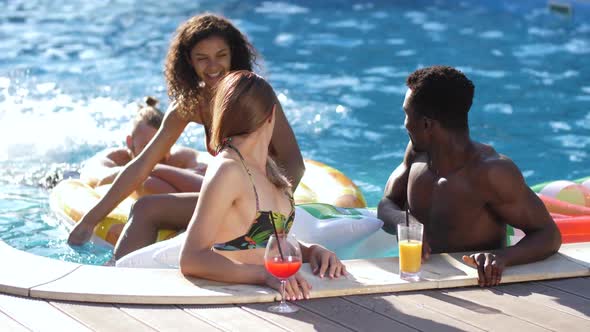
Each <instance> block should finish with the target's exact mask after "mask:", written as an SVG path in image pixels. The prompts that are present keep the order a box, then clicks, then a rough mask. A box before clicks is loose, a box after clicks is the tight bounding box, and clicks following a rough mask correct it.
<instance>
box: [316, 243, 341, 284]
mask: <svg viewBox="0 0 590 332" xmlns="http://www.w3.org/2000/svg"><path fill="white" fill-rule="evenodd" d="M309 250H310V252H309V265H310V267H311V271H312V272H313V274H317V275H319V277H320V278H323V277H324V275H325V274H326V271H327V272H328V275H329V276H330V279H333V278H338V277H340V276H341V275H346V266H344V264H342V262H341V261H340V259H338V257H336V254H335V253H333V252H331V251H330V250H328V249H326V248H324V247H322V246H319V245H312V246H311V247H310V248H309Z"/></svg>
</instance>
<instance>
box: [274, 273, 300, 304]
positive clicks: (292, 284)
mask: <svg viewBox="0 0 590 332" xmlns="http://www.w3.org/2000/svg"><path fill="white" fill-rule="evenodd" d="M266 285H267V286H269V287H271V288H274V289H276V290H278V291H281V281H280V280H279V279H277V278H276V277H275V276H273V275H272V274H270V273H267V277H266ZM310 290H311V285H310V284H309V283H308V282H307V280H305V278H303V276H302V275H301V274H300V273H299V272H297V273H295V274H294V275H293V276H292V277H290V278H289V279H287V281H286V282H285V300H286V301H295V300H303V299H306V300H308V299H309V297H310V294H309V291H310Z"/></svg>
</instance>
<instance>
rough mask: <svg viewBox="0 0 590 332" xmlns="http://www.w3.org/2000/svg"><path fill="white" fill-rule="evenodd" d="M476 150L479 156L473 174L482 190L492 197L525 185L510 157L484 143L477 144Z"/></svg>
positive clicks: (503, 194) (504, 194)
mask: <svg viewBox="0 0 590 332" xmlns="http://www.w3.org/2000/svg"><path fill="white" fill-rule="evenodd" d="M478 151H479V158H478V162H477V167H476V168H475V169H476V172H475V174H474V175H475V176H476V178H477V179H478V182H479V184H480V189H481V191H482V192H488V193H489V194H491V195H492V196H493V197H495V196H506V195H507V194H508V192H509V191H515V190H518V189H522V188H524V187H525V186H526V185H525V182H524V178H523V176H522V173H521V172H520V169H519V168H518V166H516V164H515V163H514V161H512V159H510V158H509V157H507V156H505V155H503V154H500V153H498V152H497V151H496V150H495V149H494V148H493V147H491V146H490V145H486V144H479V146H478Z"/></svg>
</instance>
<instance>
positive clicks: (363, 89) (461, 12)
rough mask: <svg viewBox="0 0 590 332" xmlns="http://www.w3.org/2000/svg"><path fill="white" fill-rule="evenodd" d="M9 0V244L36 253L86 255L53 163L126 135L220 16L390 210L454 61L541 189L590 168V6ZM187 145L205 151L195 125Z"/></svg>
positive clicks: (335, 156)
mask: <svg viewBox="0 0 590 332" xmlns="http://www.w3.org/2000/svg"><path fill="white" fill-rule="evenodd" d="M488 3H489V1H464V2H457V1H450V0H449V1H415V0H406V1H395V2H394V4H391V3H390V1H385V0H379V1H372V2H371V3H365V2H363V1H358V2H355V1H336V0H330V1H321V2H319V1H305V0H300V1H290V2H266V1H251V2H247V3H244V2H242V1H223V2H222V3H220V2H219V1H200V2H198V3H192V2H191V3H188V2H183V1H173V3H171V4H169V3H166V4H163V3H161V2H158V1H141V2H140V1H113V2H110V3H109V4H108V5H107V4H97V3H86V2H82V1H79V3H74V2H72V4H71V5H65V6H64V5H56V4H54V2H52V1H37V2H28V1H10V2H9V3H7V4H5V5H3V7H4V8H5V10H4V11H3V12H2V13H0V27H1V29H0V37H1V40H2V43H1V44H0V119H1V121H0V239H2V240H3V241H5V242H7V243H8V244H10V245H12V246H14V247H16V248H19V249H23V250H26V251H29V252H33V253H36V254H40V255H44V256H50V257H55V258H59V259H64V260H69V261H75V262H87V263H93V264H100V263H102V262H104V261H106V260H108V258H109V257H110V253H109V252H108V251H105V250H103V249H100V248H94V247H92V246H86V247H84V248H82V249H81V250H78V251H74V250H72V249H71V248H70V247H69V246H67V244H66V243H65V239H66V235H67V233H66V231H65V229H63V228H62V227H61V226H59V224H58V223H57V222H56V220H55V218H54V217H52V216H51V215H50V214H49V207H48V202H47V196H48V193H47V191H46V190H45V189H43V188H41V187H39V185H38V184H39V182H43V180H44V178H45V176H46V174H47V173H51V172H56V171H63V170H65V171H68V170H71V169H76V168H77V167H78V166H79V164H80V163H81V162H82V161H83V160H85V159H86V158H88V157H90V156H91V155H93V154H94V153H96V152H98V151H99V150H102V149H103V148H105V147H107V146H112V145H119V144H122V143H123V139H124V136H125V134H126V132H127V129H128V127H127V123H128V121H129V119H130V118H131V116H132V115H133V113H134V111H135V102H136V101H138V100H140V99H141V98H142V96H144V95H147V94H151V95H154V96H156V97H157V98H159V99H160V100H161V101H162V102H163V103H164V104H167V98H166V93H165V86H164V80H163V76H162V64H163V59H164V56H165V53H166V49H167V46H168V42H169V40H170V36H171V34H172V32H173V31H174V29H175V28H176V26H177V25H178V24H179V23H180V22H181V21H183V20H185V19H186V18H188V17H190V16H191V15H193V14H195V13H198V12H202V11H206V10H209V11H213V12H221V13H223V14H224V15H225V16H227V17H229V18H231V19H232V20H233V21H234V22H235V23H237V25H238V26H239V27H240V28H241V29H242V30H243V31H245V32H246V33H247V35H248V36H249V37H250V39H251V40H252V42H253V43H254V45H255V46H256V47H257V48H258V50H259V51H260V53H261V54H262V55H263V56H264V59H263V60H264V61H263V62H262V63H263V70H262V73H263V74H264V75H265V76H267V77H268V78H269V79H270V81H271V82H272V84H273V86H274V87H275V89H276V90H277V92H279V93H280V94H281V101H282V103H283V106H284V108H285V111H286V114H287V117H288V118H289V120H290V121H291V123H292V125H293V128H294V130H295V133H296V135H297V138H298V140H299V144H300V146H301V149H302V151H303V154H304V156H305V157H307V158H312V159H316V160H318V161H322V162H325V163H328V164H330V165H332V166H335V167H337V168H338V169H340V170H342V171H343V172H344V173H345V174H347V175H348V176H350V177H351V178H352V179H353V180H354V181H355V182H356V183H357V184H358V185H359V186H360V187H361V189H362V190H363V192H364V194H365V196H366V198H367V201H368V203H369V205H373V206H374V205H376V203H377V201H378V199H379V197H380V195H381V193H382V190H383V186H384V184H385V182H386V180H387V177H388V176H389V174H390V172H391V170H392V169H393V168H395V167H396V166H397V164H399V162H400V160H401V157H402V155H403V151H404V148H405V146H406V144H407V135H406V133H405V130H404V128H403V125H402V124H403V116H402V111H401V104H402V101H403V96H404V93H405V85H404V79H405V77H406V76H407V75H408V74H409V73H410V72H412V71H413V70H415V69H416V68H418V67H422V66H426V65H431V64H448V65H453V66H456V67H458V68H460V69H462V70H463V71H464V72H465V73H466V74H467V75H468V76H469V77H470V78H471V79H472V80H473V81H474V83H475V85H476V97H475V101H474V106H473V108H472V111H471V117H470V125H471V134H472V136H473V137H474V138H475V139H477V140H480V141H482V142H485V143H490V144H493V145H494V146H495V147H496V149H497V150H498V151H499V152H501V153H504V154H506V155H508V156H510V157H511V158H513V160H514V161H515V162H516V164H517V165H518V166H519V167H520V168H521V170H522V171H523V173H524V175H525V178H526V180H527V182H528V183H529V184H534V183H537V182H541V181H545V180H551V179H559V178H565V179H574V178H580V177H582V176H585V175H588V174H589V173H590V172H589V170H590V155H589V153H588V149H589V147H590V135H588V132H589V130H590V63H589V62H590V61H589V60H588V58H589V56H588V54H590V23H588V22H590V8H589V7H590V5H588V3H587V2H580V1H573V14H572V15H563V14H559V13H554V12H551V11H549V10H548V9H547V2H546V1H544V0H536V1H533V0H527V1H519V2H518V3H517V4H513V3H512V2H510V1H505V2H504V1H497V2H494V4H488ZM180 143H182V144H186V145H190V146H193V147H195V148H198V149H201V150H202V149H203V148H204V146H203V131H202V130H201V129H200V128H197V127H194V128H192V129H190V130H187V131H186V132H185V134H184V135H183V136H182V138H181V142H180Z"/></svg>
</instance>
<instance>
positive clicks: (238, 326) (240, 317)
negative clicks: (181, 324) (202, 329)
mask: <svg viewBox="0 0 590 332" xmlns="http://www.w3.org/2000/svg"><path fill="white" fill-rule="evenodd" d="M182 308H184V310H185V311H187V312H188V313H190V314H191V315H195V316H197V317H199V318H200V319H202V320H204V321H206V322H207V323H209V324H211V325H213V326H215V327H217V328H220V329H221V330H224V331H257V332H258V331H285V329H283V328H281V327H279V326H277V325H274V324H273V323H272V322H269V321H267V320H264V319H262V318H260V317H258V316H256V315H254V314H251V313H249V312H247V311H246V310H244V309H242V308H240V307H236V306H233V305H229V306H228V305H223V306H182ZM228 318H229V319H228Z"/></svg>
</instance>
